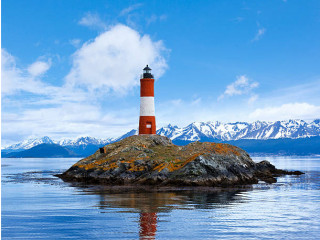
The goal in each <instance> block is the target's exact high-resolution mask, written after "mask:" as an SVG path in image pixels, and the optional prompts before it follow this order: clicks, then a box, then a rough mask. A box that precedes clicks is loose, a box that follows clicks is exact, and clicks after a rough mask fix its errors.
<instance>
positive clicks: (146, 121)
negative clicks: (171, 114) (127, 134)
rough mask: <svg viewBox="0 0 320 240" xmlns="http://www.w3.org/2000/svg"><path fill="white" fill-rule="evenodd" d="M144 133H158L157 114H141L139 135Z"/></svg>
mask: <svg viewBox="0 0 320 240" xmlns="http://www.w3.org/2000/svg"><path fill="white" fill-rule="evenodd" d="M142 134H156V117H155V116H140V120H139V135H142Z"/></svg>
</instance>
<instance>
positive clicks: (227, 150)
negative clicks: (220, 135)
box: [212, 143, 240, 156]
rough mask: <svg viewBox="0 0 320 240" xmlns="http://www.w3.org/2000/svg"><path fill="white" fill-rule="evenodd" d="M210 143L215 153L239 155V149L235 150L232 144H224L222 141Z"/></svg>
mask: <svg viewBox="0 0 320 240" xmlns="http://www.w3.org/2000/svg"><path fill="white" fill-rule="evenodd" d="M212 145H213V148H214V150H215V152H216V153H217V154H222V155H227V154H234V155H237V156H240V153H239V151H237V150H236V148H235V147H234V146H232V145H229V144H224V143H214V144H212Z"/></svg>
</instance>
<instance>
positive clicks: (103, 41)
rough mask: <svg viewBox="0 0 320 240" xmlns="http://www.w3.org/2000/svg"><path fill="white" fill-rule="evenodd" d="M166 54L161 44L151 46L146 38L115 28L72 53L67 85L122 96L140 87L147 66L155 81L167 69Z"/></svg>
mask: <svg viewBox="0 0 320 240" xmlns="http://www.w3.org/2000/svg"><path fill="white" fill-rule="evenodd" d="M165 52H166V49H165V47H164V45H163V43H162V42H161V41H158V42H153V41H152V40H151V39H150V37H149V36H148V35H143V36H141V35H140V34H139V33H138V32H137V31H135V30H133V29H131V28H129V27H127V26H124V25H120V24H118V25H116V26H114V27H112V28H111V29H110V30H108V31H106V32H104V33H102V34H100V35H99V36H98V37H96V38H95V39H94V40H93V41H90V42H87V43H85V44H84V45H83V46H82V47H81V48H80V49H79V50H78V51H76V52H75V54H74V55H73V66H72V69H71V71H70V73H69V74H68V76H67V77H66V81H67V83H68V84H71V85H73V86H74V85H84V86H86V87H87V88H88V89H91V90H94V89H99V88H104V89H105V90H113V91H116V92H122V93H124V92H126V91H127V90H128V89H130V88H131V87H133V86H135V85H138V84H139V75H140V74H141V71H142V69H143V67H144V66H145V65H146V64H149V65H150V66H151V68H152V69H153V73H154V75H155V77H156V79H158V78H159V77H160V76H161V75H162V74H163V73H164V71H165V70H166V68H167V63H166V60H165V58H164V56H163V54H164V53H165Z"/></svg>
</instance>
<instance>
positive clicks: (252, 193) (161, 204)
mask: <svg viewBox="0 0 320 240" xmlns="http://www.w3.org/2000/svg"><path fill="white" fill-rule="evenodd" d="M263 159H267V160H269V161H271V162H272V163H273V164H275V165H276V166H277V167H278V168H283V169H292V170H301V171H304V172H306V174H305V175H302V176H286V177H280V178H278V182H277V183H276V184H272V185H270V184H264V183H260V184H256V185H254V186H253V187H252V188H251V189H250V188H249V189H229V190H215V191H212V190H210V191H209V190H208V189H202V190H201V191H200V190H196V191H195V190H179V191H176V190H175V191H173V190H172V189H162V190H160V191H156V189H149V190H148V191H147V192H146V191H142V190H135V189H126V190H125V191H124V190H123V189H120V190H119V189H118V188H106V187H97V186H95V187H93V186H79V185H78V186H77V185H73V184H70V183H64V182H63V181H61V180H60V179H58V178H56V177H54V176H53V174H55V173H60V172H62V171H63V170H65V169H67V168H68V167H69V166H70V165H71V164H73V163H74V162H76V161H77V160H78V159H44V158H43V159H2V190H1V191H2V238H3V239H139V238H140V239H153V238H155V239H239V238H242V239H320V218H319V216H320V157H300V158H297V157H286V158H284V157H273V158H268V157H263V158H261V157H259V158H254V160H256V161H260V160H263Z"/></svg>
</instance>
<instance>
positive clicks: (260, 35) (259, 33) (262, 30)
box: [252, 28, 266, 42]
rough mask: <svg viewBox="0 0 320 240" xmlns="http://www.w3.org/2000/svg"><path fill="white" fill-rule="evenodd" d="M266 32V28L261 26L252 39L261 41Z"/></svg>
mask: <svg viewBox="0 0 320 240" xmlns="http://www.w3.org/2000/svg"><path fill="white" fill-rule="evenodd" d="M265 33H266V29H265V28H259V29H258V32H257V33H256V35H255V36H254V38H253V39H252V42H255V41H259V40H260V39H261V38H262V36H263V35H264V34H265Z"/></svg>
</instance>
